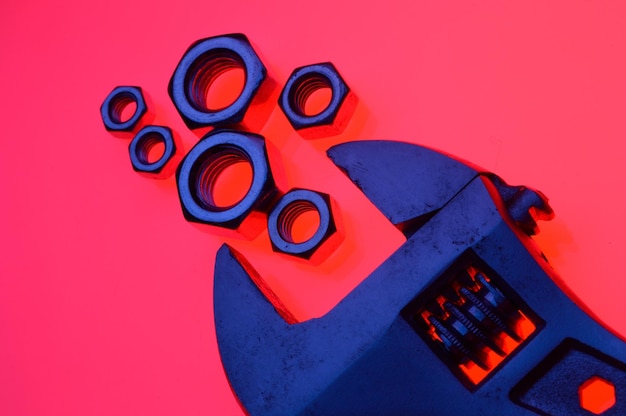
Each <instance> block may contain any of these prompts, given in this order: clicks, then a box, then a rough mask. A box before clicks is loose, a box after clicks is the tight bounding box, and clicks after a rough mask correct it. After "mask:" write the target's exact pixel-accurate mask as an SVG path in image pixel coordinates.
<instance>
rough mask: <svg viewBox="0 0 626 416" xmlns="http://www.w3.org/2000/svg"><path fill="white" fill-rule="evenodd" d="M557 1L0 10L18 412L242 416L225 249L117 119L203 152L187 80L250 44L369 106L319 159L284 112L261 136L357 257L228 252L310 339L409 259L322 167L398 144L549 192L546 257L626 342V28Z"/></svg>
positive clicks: (8, 296) (1, 156)
mask: <svg viewBox="0 0 626 416" xmlns="http://www.w3.org/2000/svg"><path fill="white" fill-rule="evenodd" d="M54 3H58V4H54ZM505 3H506V4H505ZM545 3H546V2H542V1H526V2H501V1H482V2H463V1H459V2H436V1H417V2H413V1H406V2H388V3H383V2H376V3H372V4H371V5H368V4H365V3H363V2H354V3H353V4H347V3H340V2H338V1H336V0H332V1H326V0H324V1H316V2H294V1H283V2H257V3H253V2H249V3H244V2H238V1H228V2H226V1H224V2H208V1H197V2H191V1H171V2H163V1H143V2H141V1H140V2H132V3H131V2H128V1H120V0H112V1H108V2H96V3H93V4H92V3H90V2H82V1H74V2H70V1H64V2H43V1H19V2H18V1H4V2H2V4H1V5H0V56H1V58H0V75H1V76H0V91H1V97H2V101H1V102H2V104H0V105H1V106H2V111H1V112H0V120H1V123H0V140H1V141H2V150H1V151H0V175H1V177H2V181H1V183H0V203H1V204H0V207H1V208H0V209H1V210H2V211H1V215H0V235H1V236H2V237H1V238H2V240H0V241H2V250H1V251H0V413H2V414H5V415H110V414H117V415H131V414H150V415H196V414H197V415H201V414H202V415H207V414H211V415H241V414H242V412H241V410H240V409H239V407H238V405H237V402H236V400H235V399H234V397H233V395H232V394H231V392H230V389H229V387H228V384H227V382H226V379H225V376H224V373H223V370H222V368H221V363H220V359H219V355H218V352H217V344H216V340H215V332H214V325H213V315H212V270H213V263H214V254H215V251H216V249H217V248H218V247H219V245H220V244H221V243H222V242H223V241H224V239H223V238H219V237H216V236H214V235H212V234H211V233H203V232H201V231H199V230H198V229H197V228H196V227H193V226H191V225H190V224H188V223H187V222H185V220H184V219H183V217H182V215H181V210H180V206H179V202H178V199H177V195H176V186H175V181H174V179H173V178H170V179H168V180H166V181H162V182H157V181H152V180H150V179H146V178H144V177H141V176H139V175H137V174H136V173H135V172H133V171H132V169H131V167H130V162H129V159H128V152H127V145H128V140H121V139H119V138H114V137H113V136H112V135H110V134H109V133H107V132H106V131H105V130H104V128H103V126H102V122H101V120H100V115H99V107H100V104H101V103H102V101H103V100H104V98H105V97H106V95H107V94H108V93H109V92H110V90H111V89H112V88H113V87H114V86H116V85H140V86H142V87H143V89H144V91H146V93H147V94H148V95H149V97H150V99H151V103H152V106H151V108H152V110H153V112H154V113H155V114H156V120H155V122H157V123H159V124H165V125H168V126H170V127H172V128H173V129H174V130H176V131H177V132H178V134H179V135H180V136H181V137H182V140H183V143H184V146H185V151H187V150H189V148H190V147H191V146H192V145H193V144H194V143H195V142H196V141H197V140H198V138H197V136H196V135H195V134H194V133H192V132H190V131H188V130H187V129H186V127H185V126H184V124H183V123H182V121H181V120H180V118H179V116H178V114H177V113H176V111H175V110H174V107H173V105H172V104H171V101H170V100H169V97H168V95H167V83H168V81H169V78H170V76H171V74H172V72H173V70H174V68H175V66H176V64H177V62H178V60H179V59H180V57H181V56H182V53H183V52H184V51H185V49H186V48H187V47H188V46H189V45H190V44H191V43H192V42H193V41H195V40H197V39H199V38H204V37H209V36H215V35H219V34H225V33H233V32H242V33H245V34H246V35H247V36H248V37H249V38H250V39H251V40H252V42H253V43H254V44H255V46H256V48H257V50H258V51H259V52H260V54H261V55H262V58H263V59H264V62H265V64H266V66H267V67H268V69H269V72H270V73H271V75H272V76H273V77H274V79H276V81H277V82H278V84H279V85H283V84H284V82H285V81H286V79H287V77H288V75H289V73H290V72H291V70H292V69H293V68H295V67H298V66H301V65H305V64H309V63H316V62H321V61H332V62H333V63H335V65H336V66H337V67H338V68H339V70H340V72H341V73H342V75H343V76H344V78H345V79H346V81H347V82H348V84H349V85H350V86H351V87H352V88H353V89H354V91H355V92H356V94H357V95H358V96H359V98H360V104H359V107H358V108H357V111H356V114H355V117H354V119H353V120H352V122H351V124H350V125H349V126H348V128H347V130H346V132H345V133H344V134H343V135H342V136H339V137H337V138H333V139H324V140H320V141H315V142H305V141H304V140H302V139H300V138H299V136H298V135H297V134H296V133H294V132H293V130H292V129H291V128H290V126H289V125H288V124H287V122H286V120H285V118H284V116H283V115H282V113H281V112H280V111H279V110H278V108H276V109H275V111H274V113H273V114H272V116H271V118H270V120H269V122H268V124H267V125H266V127H265V128H264V129H263V131H262V132H261V133H263V134H264V135H265V136H266V137H267V139H268V142H269V143H270V146H272V147H273V149H274V153H275V154H274V159H273V163H274V160H275V161H276V163H277V164H278V163H280V164H282V165H283V166H284V167H285V170H286V171H287V177H288V181H289V183H288V185H289V186H301V187H310V188H312V189H317V190H322V191H327V192H330V193H332V194H333V196H335V197H336V199H337V200H338V202H339V204H340V207H341V210H342V218H343V221H344V223H345V225H346V232H347V240H346V242H345V243H344V245H342V247H341V248H340V249H339V251H338V252H337V253H335V255H334V256H333V257H331V258H330V259H329V260H328V261H327V262H325V263H324V264H323V265H322V266H320V267H319V268H317V269H316V268H313V267H310V266H306V265H296V264H295V263H294V262H292V261H291V260H289V259H286V258H280V259H276V256H272V255H271V252H270V251H269V248H268V247H269V246H268V244H267V236H266V235H264V234H263V235H261V236H260V237H259V238H258V239H257V240H256V241H254V242H244V241H237V240H229V241H230V242H231V243H232V244H233V245H235V246H236V247H238V248H239V249H240V250H242V251H243V252H244V253H245V254H246V256H248V257H249V259H250V260H251V261H252V262H253V264H254V265H255V266H256V267H257V268H258V269H259V271H260V272H261V274H262V275H263V277H264V278H266V279H267V280H268V282H269V283H270V285H271V286H272V288H273V289H274V290H275V291H276V292H277V293H279V295H280V296H281V297H282V298H283V300H284V301H285V302H286V303H287V305H288V306H289V308H290V309H292V311H293V312H294V313H295V314H296V316H297V317H298V318H299V319H306V318H308V317H312V316H317V315H320V314H322V313H324V312H325V311H327V310H328V309H329V308H331V307H332V306H333V304H335V303H336V302H337V301H338V300H339V299H340V298H341V297H342V296H343V295H345V293H347V292H348V291H349V290H350V289H351V288H352V287H353V286H354V285H355V284H357V283H358V282H359V281H360V280H361V279H363V278H364V277H365V276H366V275H367V273H368V272H369V271H370V270H371V269H373V268H374V267H376V265H377V264H378V263H380V262H381V261H382V260H384V259H385V258H386V257H387V256H388V255H389V253H390V252H391V251H393V250H394V248H395V247H397V245H398V244H400V243H401V239H400V237H399V235H398V233H397V232H395V231H394V230H393V229H392V228H390V226H389V225H388V224H387V223H386V222H385V221H384V220H383V219H382V217H381V216H380V214H376V212H375V210H373V208H372V206H371V205H370V204H369V203H367V201H365V199H364V198H363V197H362V195H360V194H359V193H358V191H356V190H355V189H354V188H353V187H351V185H350V183H349V182H348V181H347V180H346V179H345V178H344V177H343V176H342V175H341V174H339V173H338V172H337V171H335V170H334V169H333V167H332V165H331V164H330V162H328V161H327V160H326V159H325V158H324V155H323V151H324V150H325V149H326V148H328V147H329V146H330V145H331V144H333V143H336V142H341V141H346V140H356V139H359V138H380V139H391V140H405V141H411V142H415V143H420V144H424V145H427V146H430V147H434V148H438V149H442V150H444V151H446V152H449V153H451V154H454V155H457V156H459V157H462V158H464V159H466V160H470V161H472V162H474V163H476V164H478V165H480V166H482V167H484V168H486V169H489V170H492V171H494V172H495V173H497V174H499V175H500V176H502V177H503V178H505V179H506V180H507V181H508V182H509V183H511V184H525V185H528V186H531V187H535V188H537V189H540V190H542V191H543V192H544V193H545V194H546V195H547V196H548V197H549V198H550V201H551V203H552V206H553V208H554V209H555V211H556V215H557V216H556V219H555V220H554V221H552V222H551V223H545V224H542V233H541V234H540V235H539V236H538V237H537V240H538V241H539V244H540V246H541V247H542V248H543V250H544V251H545V253H546V255H547V256H548V258H549V259H550V260H551V262H552V263H553V265H554V266H555V268H556V269H557V270H558V271H559V273H560V274H561V276H562V279H563V280H562V284H563V285H564V286H567V287H569V288H570V289H571V291H572V292H573V293H575V294H576V295H577V296H578V297H579V298H580V300H581V301H582V302H584V303H585V304H586V305H587V306H588V308H589V309H590V310H591V311H592V312H593V313H594V314H596V315H597V316H598V317H599V318H600V319H601V320H602V321H604V322H605V323H606V324H607V325H608V326H609V327H612V328H613V329H614V330H615V331H616V332H618V333H619V334H621V335H622V336H625V335H626V318H625V316H626V314H625V313H624V306H623V293H624V292H625V290H626V278H625V277H624V273H623V272H622V269H623V268H624V266H623V263H622V261H623V258H624V252H625V249H626V242H624V238H623V236H624V235H625V234H626V221H624V219H623V212H624V211H625V207H626V203H625V202H624V198H623V184H624V179H625V178H626V172H625V170H626V164H625V163H624V157H623V148H624V146H623V141H624V139H625V137H626V125H625V122H624V119H625V117H624V116H625V114H626V100H625V98H624V97H626V80H625V76H624V75H625V74H626V7H625V6H624V4H623V2H621V1H617V0H616V1H603V2H602V1H581V0H568V1H554V2H550V4H549V5H547V4H545ZM277 156H278V157H277ZM281 159H282V160H281Z"/></svg>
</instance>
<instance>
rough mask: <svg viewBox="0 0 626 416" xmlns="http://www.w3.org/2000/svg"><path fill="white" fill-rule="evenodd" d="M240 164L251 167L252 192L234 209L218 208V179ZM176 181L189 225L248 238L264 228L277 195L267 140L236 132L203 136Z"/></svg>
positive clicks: (221, 132)
mask: <svg viewBox="0 0 626 416" xmlns="http://www.w3.org/2000/svg"><path fill="white" fill-rule="evenodd" d="M239 162H247V163H249V164H250V165H251V167H252V183H251V184H250V188H249V189H248V191H247V193H246V195H245V196H244V197H243V198H242V199H241V200H240V201H238V202H237V203H235V204H234V205H231V206H218V205H217V204H216V203H215V200H214V198H213V192H214V191H215V189H214V187H215V183H216V178H217V177H218V176H219V175H220V174H221V172H222V171H223V170H224V169H226V168H227V167H228V166H230V165H232V164H234V163H239ZM176 179H177V186H178V196H179V198H180V203H181V206H182V209H183V215H184V216H185V219H187V221H190V222H195V223H200V224H207V225H212V226H216V227H221V228H224V229H228V230H234V231H237V232H238V233H239V234H242V235H243V236H245V237H248V238H253V237H255V236H256V235H258V233H259V232H260V231H261V230H262V229H263V228H264V227H265V219H264V218H265V215H266V212H267V209H268V208H269V205H270V204H271V203H272V202H273V201H274V199H275V195H276V194H277V190H276V184H275V182H274V178H273V176H272V172H271V169H270V164H269V160H268V157H267V151H266V148H265V139H264V138H263V137H262V136H260V135H257V134H252V133H244V132H239V131H234V130H217V131H213V132H211V133H209V134H207V135H206V136H204V137H203V138H202V139H201V140H200V141H199V142H198V143H197V144H196V145H195V146H194V147H193V148H192V149H191V150H190V151H189V153H188V154H187V155H186V156H185V158H184V159H183V161H182V162H181V164H180V166H179V168H178V172H177V175H176ZM261 224H262V225H261Z"/></svg>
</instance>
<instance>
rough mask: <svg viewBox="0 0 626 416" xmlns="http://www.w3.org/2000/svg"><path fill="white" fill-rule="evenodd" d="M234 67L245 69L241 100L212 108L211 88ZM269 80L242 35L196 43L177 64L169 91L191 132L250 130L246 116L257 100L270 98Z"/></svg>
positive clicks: (231, 35) (220, 37) (265, 71)
mask: <svg viewBox="0 0 626 416" xmlns="http://www.w3.org/2000/svg"><path fill="white" fill-rule="evenodd" d="M232 68H242V69H243V70H244V72H245V84H244V87H243V90H242V91H241V93H240V94H239V97H238V98H237V99H236V100H235V101H234V102H233V103H232V104H230V105H228V106H227V107H225V108H219V109H212V108H209V107H208V105H207V103H206V93H207V91H208V88H210V86H211V83H212V82H213V81H214V80H215V79H216V78H217V77H218V76H219V75H221V74H222V73H224V72H226V71H228V70H230V69H232ZM267 81H268V78H267V70H266V69H265V66H264V65H263V63H262V62H261V60H260V59H259V57H258V55H257V54H256V53H255V51H254V49H253V48H252V45H251V44H250V42H249V41H248V38H247V37H246V36H244V35H242V34H230V35H222V36H216V37H211V38H206V39H201V40H198V41H196V42H194V43H193V44H192V45H191V46H190V47H189V49H187V51H186V52H185V54H184V55H183V57H182V58H181V60H180V62H179V63H178V66H177V67H176V69H175V71H174V74H173V75H172V78H171V79H170V83H169V86H168V91H169V95H170V98H171V99H172V101H173V103H174V106H175V107H176V109H177V110H178V112H179V113H180V116H181V117H182V119H183V121H184V122H185V124H187V127H189V128H190V129H196V128H200V127H206V126H212V127H228V126H234V125H242V127H249V126H246V122H247V119H248V118H249V117H247V116H248V114H247V113H248V112H249V111H250V110H252V109H251V107H253V106H255V104H256V103H257V101H263V100H264V99H266V98H267V94H266V93H265V90H266V89H267V88H266V86H267V84H268V82H267ZM253 116H255V115H252V118H254V117H253ZM250 127H252V126H250ZM259 127H260V126H259Z"/></svg>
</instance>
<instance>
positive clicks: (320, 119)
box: [278, 62, 358, 139]
mask: <svg viewBox="0 0 626 416" xmlns="http://www.w3.org/2000/svg"><path fill="white" fill-rule="evenodd" d="M321 88H330V90H331V92H332V97H331V99H330V102H329V104H328V106H327V107H326V108H325V109H324V110H322V111H321V112H320V113H318V114H313V115H308V114H306V113H305V104H306V102H307V99H308V98H309V97H310V96H311V94H312V93H313V92H315V91H317V90H319V89H321ZM357 101H358V100H357V98H356V95H355V94H354V93H353V92H352V91H351V90H350V88H349V87H348V85H347V84H346V83H345V81H344V80H343V78H341V75H339V72H338V71H337V68H335V66H334V65H333V64H332V63H330V62H325V63H321V64H315V65H308V66H303V67H300V68H297V69H296V70H294V71H293V73H292V74H291V76H290V77H289V79H288V80H287V84H285V87H284V88H283V91H282V92H281V94H280V98H279V101H278V104H279V106H280V108H281V109H282V110H283V113H285V116H287V119H288V120H289V123H291V125H292V126H293V128H294V129H296V131H297V132H298V133H299V134H300V135H301V136H302V137H303V138H305V139H316V138H321V137H327V136H333V135H337V134H340V133H342V132H343V130H344V129H345V127H346V125H347V124H348V122H349V121H350V118H351V117H352V114H353V113H354V110H355V108H356V104H357Z"/></svg>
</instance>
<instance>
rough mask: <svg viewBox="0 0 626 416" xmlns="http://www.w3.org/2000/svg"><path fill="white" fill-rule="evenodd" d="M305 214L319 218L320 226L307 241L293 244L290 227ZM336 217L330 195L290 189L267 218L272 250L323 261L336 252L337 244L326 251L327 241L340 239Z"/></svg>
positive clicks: (328, 242)
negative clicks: (317, 215) (309, 213)
mask: <svg viewBox="0 0 626 416" xmlns="http://www.w3.org/2000/svg"><path fill="white" fill-rule="evenodd" d="M307 211H316V212H317V213H318V214H319V226H318V228H317V230H316V231H315V233H314V234H313V235H312V236H311V237H310V238H309V239H307V240H306V241H295V239H294V237H293V230H292V228H293V224H294V222H295V220H296V218H298V216H300V215H301V214H303V213H304V212H307ZM336 216H337V208H336V207H335V206H334V203H333V201H332V200H331V198H330V196H329V195H327V194H324V193H321V192H315V191H311V190H308V189H292V190H291V191H289V192H287V193H286V194H285V195H283V196H282V198H281V199H280V200H279V201H278V202H277V203H276V205H275V206H274V208H272V211H271V212H270V214H269V217H268V225H267V228H268V232H269V237H270V241H271V243H272V248H273V249H274V251H276V252H279V253H285V254H289V255H292V256H296V257H300V258H302V259H306V260H312V259H313V260H318V261H319V260H322V259H324V258H326V256H327V255H328V254H330V252H332V250H333V249H334V248H336V244H334V245H333V246H332V247H328V244H330V240H336V237H340V236H339V235H338V231H339V230H338V227H337V219H336V218H335V217H336ZM335 242H337V241H335ZM322 247H324V248H322ZM313 256H315V258H313Z"/></svg>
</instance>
